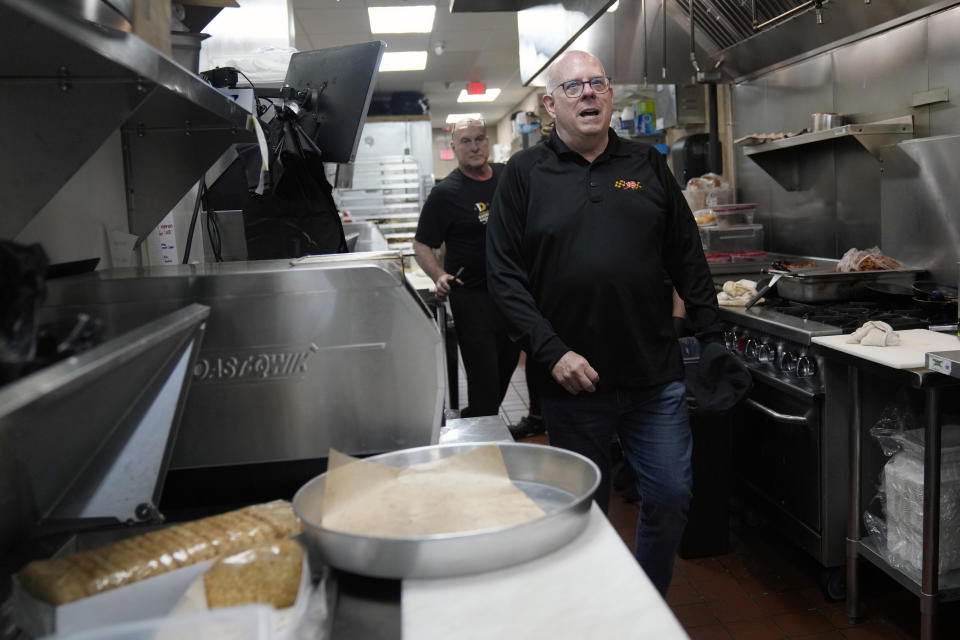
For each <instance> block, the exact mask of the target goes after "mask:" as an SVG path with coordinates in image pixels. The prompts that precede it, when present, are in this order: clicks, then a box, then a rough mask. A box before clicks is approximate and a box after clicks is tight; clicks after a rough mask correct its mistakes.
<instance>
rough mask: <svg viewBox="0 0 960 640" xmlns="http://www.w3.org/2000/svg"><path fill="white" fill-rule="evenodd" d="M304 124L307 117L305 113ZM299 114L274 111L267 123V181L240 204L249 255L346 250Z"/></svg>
mask: <svg viewBox="0 0 960 640" xmlns="http://www.w3.org/2000/svg"><path fill="white" fill-rule="evenodd" d="M306 125H307V129H309V118H307V119H306ZM307 129H305V128H304V127H303V126H301V124H300V119H299V118H298V117H297V116H296V115H295V114H292V113H285V114H282V115H278V117H277V118H275V119H274V120H272V121H271V122H270V124H269V125H268V132H269V133H268V136H267V140H268V144H269V147H270V149H271V152H270V156H271V157H270V167H271V173H270V177H271V184H269V185H268V187H269V189H268V191H267V192H266V193H264V195H262V196H260V195H256V194H253V195H251V197H250V200H249V201H248V202H247V204H246V205H245V206H244V208H243V225H244V233H245V235H246V239H247V257H248V258H249V259H250V260H269V259H276V258H299V257H301V256H305V255H310V254H325V253H346V252H347V251H348V249H347V241H346V238H345V237H344V233H343V223H342V222H341V220H340V214H339V212H338V211H337V206H336V203H334V201H333V193H332V192H333V189H332V187H331V186H330V183H329V182H327V178H326V175H325V174H324V170H323V163H322V161H321V150H320V149H318V148H317V146H316V144H315V143H314V142H313V140H312V139H311V137H310V135H309V132H308V130H307Z"/></svg>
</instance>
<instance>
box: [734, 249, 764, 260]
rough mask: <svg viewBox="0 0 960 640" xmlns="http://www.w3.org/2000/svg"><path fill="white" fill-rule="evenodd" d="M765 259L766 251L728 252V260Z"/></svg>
mask: <svg viewBox="0 0 960 640" xmlns="http://www.w3.org/2000/svg"><path fill="white" fill-rule="evenodd" d="M766 259H767V252H766V251H733V252H731V253H730V262H763V261H765V260H766Z"/></svg>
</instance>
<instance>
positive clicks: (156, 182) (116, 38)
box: [0, 0, 250, 238]
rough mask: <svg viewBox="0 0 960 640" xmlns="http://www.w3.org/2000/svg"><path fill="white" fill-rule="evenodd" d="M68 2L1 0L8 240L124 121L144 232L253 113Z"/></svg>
mask: <svg viewBox="0 0 960 640" xmlns="http://www.w3.org/2000/svg"><path fill="white" fill-rule="evenodd" d="M67 6H69V3H66V4H60V3H50V2H35V1H34V0H0V101H2V103H3V105H4V109H3V113H4V116H5V117H6V119H7V120H8V121H9V122H11V123H14V124H13V126H9V127H5V128H4V129H3V130H2V131H0V148H3V149H15V150H16V153H9V154H6V155H5V156H4V157H3V159H0V173H2V175H4V182H3V189H0V210H3V211H4V215H3V216H2V217H0V237H12V236H15V235H16V234H17V233H18V232H19V231H20V230H21V229H22V228H23V227H24V226H26V224H27V223H28V222H29V220H30V219H31V218H32V217H33V216H34V215H35V214H36V213H37V212H38V211H39V210H40V209H41V208H42V207H43V206H44V205H45V204H46V203H47V202H49V201H50V199H51V198H52V197H53V196H54V195H55V194H56V193H57V192H58V191H59V190H60V188H61V187H62V186H63V185H64V183H66V182H67V180H69V179H70V177H71V176H72V175H73V174H74V173H76V171H77V170H78V169H79V168H80V167H81V166H82V165H83V164H84V163H85V162H86V161H87V159H89V157H90V156H91V155H93V153H94V152H96V151H97V149H99V148H100V147H101V146H102V144H103V143H104V142H105V141H106V140H107V138H108V137H109V136H110V135H111V134H113V133H114V132H115V131H117V130H118V129H120V131H121V133H122V135H123V138H124V141H123V147H124V165H125V166H124V172H125V174H126V180H127V209H128V211H127V213H128V219H129V222H130V231H131V233H134V234H136V235H137V236H140V237H141V238H142V237H145V236H146V235H147V234H148V233H149V232H150V231H152V230H153V228H154V227H155V226H156V224H157V223H158V222H159V221H160V219H162V218H163V216H164V215H166V214H167V213H168V212H169V211H170V209H172V208H173V206H174V205H175V204H176V203H177V201H179V200H180V198H181V197H182V196H183V195H184V194H185V193H186V192H187V191H188V190H189V189H190V187H192V185H193V184H194V183H195V182H196V181H197V180H199V178H200V177H201V176H202V175H203V173H204V172H205V171H206V170H207V169H208V168H209V167H210V166H211V165H212V164H213V163H214V162H215V161H216V160H217V158H219V157H220V155H221V154H222V153H223V151H224V149H226V148H227V147H228V146H229V145H231V144H233V143H234V142H239V141H244V140H246V139H248V138H247V136H248V134H246V133H244V128H245V126H246V122H247V117H248V116H249V115H250V113H249V112H248V111H246V110H245V109H243V108H242V107H241V106H240V105H239V104H237V103H236V102H235V101H234V100H232V99H231V98H229V97H228V96H226V95H224V94H222V93H220V92H219V91H217V90H216V89H214V88H213V87H212V86H210V85H208V84H207V83H205V82H204V81H203V80H201V79H200V78H199V77H198V76H196V75H195V74H193V73H191V72H190V71H188V70H187V69H185V68H183V67H181V66H180V65H178V64H177V63H176V62H174V61H173V60H171V59H170V58H167V57H166V56H164V55H163V54H161V53H160V52H158V51H157V50H156V49H154V48H153V47H151V46H150V45H149V44H147V43H146V42H144V41H143V40H141V39H140V38H138V37H137V36H135V35H133V34H131V33H128V32H126V31H123V30H120V29H116V28H114V27H111V26H108V25H103V24H95V23H93V22H90V21H88V20H86V19H84V18H83V17H81V16H80V15H74V14H72V13H69V12H68V10H67V9H66V8H65V7H67Z"/></svg>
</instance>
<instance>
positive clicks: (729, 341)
mask: <svg viewBox="0 0 960 640" xmlns="http://www.w3.org/2000/svg"><path fill="white" fill-rule="evenodd" d="M723 346H725V347H726V348H727V349H728V350H729V351H736V350H737V332H736V331H735V330H733V329H727V330H726V331H724V332H723Z"/></svg>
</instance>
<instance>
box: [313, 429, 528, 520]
mask: <svg viewBox="0 0 960 640" xmlns="http://www.w3.org/2000/svg"><path fill="white" fill-rule="evenodd" d="M323 505H324V506H323V509H324V515H323V520H322V523H321V524H322V526H323V527H324V528H326V529H330V530H333V531H340V532H343V533H352V534H357V535H366V536H373V537H385V538H400V537H413V536H421V535H431V534H444V533H457V532H463V531H475V530H479V529H490V528H496V527H505V526H509V525H513V524H518V523H521V522H526V521H528V520H532V519H534V518H538V517H540V516H543V515H544V512H543V509H541V508H540V507H539V506H537V504H536V503H535V502H534V501H533V500H531V499H530V498H529V497H528V496H527V495H526V494H525V493H524V492H523V491H521V490H520V489H518V488H517V487H516V486H514V484H513V483H512V482H511V481H510V477H509V475H508V473H507V469H506V466H505V465H504V463H503V457H502V456H501V455H500V448H499V447H497V446H496V445H491V446H485V447H479V448H477V449H473V450H471V451H468V452H466V453H462V454H459V455H455V456H449V457H446V458H442V459H440V460H434V461H431V462H425V463H422V464H416V465H411V466H409V467H391V466H387V465H382V464H378V463H376V462H368V461H366V460H359V459H357V458H352V457H350V456H348V455H346V454H343V453H340V452H339V451H336V450H334V449H331V450H330V457H329V465H328V470H327V479H326V483H325V485H324V494H323Z"/></svg>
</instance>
